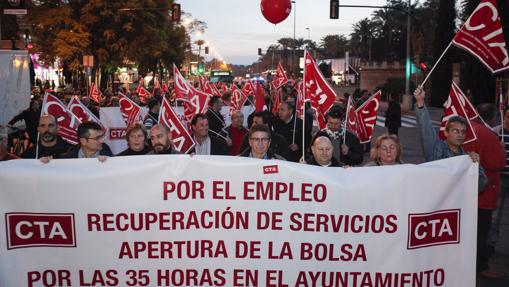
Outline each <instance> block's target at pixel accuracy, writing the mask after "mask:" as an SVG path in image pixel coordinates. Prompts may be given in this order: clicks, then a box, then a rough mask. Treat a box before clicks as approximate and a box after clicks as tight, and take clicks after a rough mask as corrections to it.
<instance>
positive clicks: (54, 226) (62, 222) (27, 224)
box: [5, 212, 76, 249]
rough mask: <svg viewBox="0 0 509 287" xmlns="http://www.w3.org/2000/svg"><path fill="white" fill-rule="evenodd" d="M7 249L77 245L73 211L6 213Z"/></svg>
mask: <svg viewBox="0 0 509 287" xmlns="http://www.w3.org/2000/svg"><path fill="white" fill-rule="evenodd" d="M5 223H6V224H5V226H6V229H7V230H6V231H7V232H6V234H7V249H14V248H27V247H40V246H48V247H52V246H55V247H76V230H75V225H74V214H72V213H24V212H11V213H6V214H5Z"/></svg>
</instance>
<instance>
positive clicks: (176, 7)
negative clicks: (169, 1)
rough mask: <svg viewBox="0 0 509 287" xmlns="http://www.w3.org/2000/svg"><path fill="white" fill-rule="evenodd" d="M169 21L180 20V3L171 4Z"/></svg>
mask: <svg viewBox="0 0 509 287" xmlns="http://www.w3.org/2000/svg"><path fill="white" fill-rule="evenodd" d="M171 21H172V22H180V4H177V3H174V4H173V5H171Z"/></svg>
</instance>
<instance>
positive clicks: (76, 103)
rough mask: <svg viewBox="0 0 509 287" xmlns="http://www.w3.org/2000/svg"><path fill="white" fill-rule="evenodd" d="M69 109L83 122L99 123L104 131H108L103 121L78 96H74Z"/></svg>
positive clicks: (68, 106)
mask: <svg viewBox="0 0 509 287" xmlns="http://www.w3.org/2000/svg"><path fill="white" fill-rule="evenodd" d="M67 109H69V111H71V113H72V114H73V115H75V116H76V117H77V118H78V119H79V120H80V121H81V122H84V121H91V122H96V123H98V124H99V125H100V126H101V128H102V130H103V132H105V133H106V131H107V128H106V127H105V126H104V125H103V123H101V121H100V120H99V119H98V118H97V117H96V116H95V115H94V114H93V113H92V112H91V111H90V110H89V109H88V108H87V107H86V106H85V105H84V104H83V103H82V102H81V101H80V100H79V99H78V97H77V96H74V97H72V99H71V101H70V102H69V104H68V105H67Z"/></svg>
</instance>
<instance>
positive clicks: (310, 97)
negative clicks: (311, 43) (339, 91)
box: [303, 50, 336, 129]
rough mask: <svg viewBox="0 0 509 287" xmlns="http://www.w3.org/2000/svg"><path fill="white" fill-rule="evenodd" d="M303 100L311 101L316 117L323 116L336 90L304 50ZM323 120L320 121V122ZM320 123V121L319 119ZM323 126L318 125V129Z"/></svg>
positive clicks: (331, 103) (330, 105)
mask: <svg viewBox="0 0 509 287" xmlns="http://www.w3.org/2000/svg"><path fill="white" fill-rule="evenodd" d="M303 81H304V100H306V101H310V102H311V107H312V108H313V109H314V110H315V113H316V115H317V118H319V116H320V117H321V116H323V115H325V114H326V113H327V111H328V110H329V109H330V107H332V105H333V104H334V102H335V101H336V92H334V90H333V89H332V87H331V86H330V85H329V83H328V82H327V80H325V78H324V77H323V75H322V73H321V72H320V70H319V69H318V66H317V65H316V63H315V61H314V60H313V58H312V57H311V55H309V53H308V51H307V50H305V51H304V79H303ZM324 122H325V121H323V122H322V124H323V123H324ZM319 124H320V121H319ZM323 128H325V126H323V127H322V126H320V129H323Z"/></svg>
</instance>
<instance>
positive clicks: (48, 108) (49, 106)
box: [41, 93, 81, 144]
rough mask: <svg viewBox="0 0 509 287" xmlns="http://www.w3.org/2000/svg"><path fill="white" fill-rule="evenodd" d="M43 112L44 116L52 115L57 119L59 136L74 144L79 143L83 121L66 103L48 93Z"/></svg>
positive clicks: (45, 96)
mask: <svg viewBox="0 0 509 287" xmlns="http://www.w3.org/2000/svg"><path fill="white" fill-rule="evenodd" d="M41 110H42V114H47V115H52V116H54V117H55V118H56V119H57V123H58V135H59V136H61V137H62V138H63V139H64V140H66V141H68V142H70V143H72V144H77V143H78V126H79V125H80V124H81V121H80V119H78V118H77V117H76V116H75V115H74V114H73V113H71V111H69V110H68V109H67V107H66V106H65V105H64V103H62V102H61V101H60V100H59V99H58V98H57V97H55V96H53V95H52V94H50V93H46V94H45V95H44V101H43V103H42V109H41Z"/></svg>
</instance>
